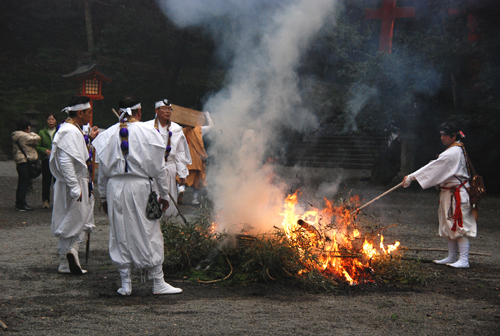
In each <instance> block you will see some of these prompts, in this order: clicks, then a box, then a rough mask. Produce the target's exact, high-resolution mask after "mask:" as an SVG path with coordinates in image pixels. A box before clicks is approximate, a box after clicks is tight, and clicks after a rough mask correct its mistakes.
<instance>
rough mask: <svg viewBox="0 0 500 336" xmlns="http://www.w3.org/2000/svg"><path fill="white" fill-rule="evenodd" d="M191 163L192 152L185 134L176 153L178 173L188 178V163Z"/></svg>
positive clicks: (181, 176)
mask: <svg viewBox="0 0 500 336" xmlns="http://www.w3.org/2000/svg"><path fill="white" fill-rule="evenodd" d="M191 163H192V161H191V154H190V153H189V146H188V144H187V141H186V138H185V137H184V135H183V136H182V137H181V138H180V141H179V144H178V146H177V152H176V154H175V168H176V170H177V175H179V177H180V178H186V177H187V176H188V175H189V170H188V168H187V165H190V164H191Z"/></svg>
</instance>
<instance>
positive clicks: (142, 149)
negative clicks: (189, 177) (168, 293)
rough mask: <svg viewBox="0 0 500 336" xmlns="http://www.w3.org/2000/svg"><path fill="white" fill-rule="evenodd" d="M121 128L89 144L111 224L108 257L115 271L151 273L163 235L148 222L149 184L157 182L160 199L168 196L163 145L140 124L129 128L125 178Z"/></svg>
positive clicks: (157, 261)
mask: <svg viewBox="0 0 500 336" xmlns="http://www.w3.org/2000/svg"><path fill="white" fill-rule="evenodd" d="M119 130H120V124H119V123H118V124H115V125H113V126H111V127H110V128H108V129H107V130H106V131H104V132H102V133H101V134H99V135H98V136H97V138H96V139H95V140H94V141H93V142H92V144H93V145H94V147H95V148H96V152H97V156H98V158H99V177H98V187H99V194H100V195H103V196H104V195H106V198H107V203H108V217H109V223H110V233H109V254H110V257H111V260H112V261H113V264H114V265H116V266H117V267H119V268H122V267H132V266H135V267H136V268H151V267H155V266H158V265H161V264H162V263H163V259H164V254H163V235H162V232H161V229H160V223H159V220H150V219H148V218H147V217H146V204H147V201H148V197H149V193H150V180H149V178H150V177H151V178H154V179H156V180H158V185H159V190H160V196H161V197H162V198H166V197H167V196H168V193H167V190H168V184H167V178H166V174H165V170H164V169H163V164H164V161H165V160H164V153H165V146H164V145H163V139H162V138H161V136H160V135H159V134H158V132H157V131H155V130H154V129H153V128H151V127H150V126H147V125H145V124H144V123H142V122H134V123H129V124H128V132H129V136H128V143H129V153H128V155H127V167H128V172H125V157H124V155H123V153H122V151H121V149H120V144H121V138H120V136H119Z"/></svg>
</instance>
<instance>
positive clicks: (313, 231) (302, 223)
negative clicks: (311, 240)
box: [297, 219, 320, 238]
mask: <svg viewBox="0 0 500 336" xmlns="http://www.w3.org/2000/svg"><path fill="white" fill-rule="evenodd" d="M297 224H299V225H300V227H301V228H303V229H304V230H306V231H307V232H309V233H310V234H312V235H313V236H316V237H317V238H319V237H320V234H319V232H318V230H316V228H315V227H314V226H312V225H311V224H309V223H307V222H306V221H303V220H302V219H299V220H298V221H297Z"/></svg>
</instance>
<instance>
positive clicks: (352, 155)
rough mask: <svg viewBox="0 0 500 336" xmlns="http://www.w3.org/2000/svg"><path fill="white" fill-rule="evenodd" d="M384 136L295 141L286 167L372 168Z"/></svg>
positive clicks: (353, 136) (383, 141) (383, 144)
mask: <svg viewBox="0 0 500 336" xmlns="http://www.w3.org/2000/svg"><path fill="white" fill-rule="evenodd" d="M386 147H387V137H375V136H361V135H332V136H321V137H317V138H310V139H306V138H304V139H301V140H298V141H296V142H295V143H294V144H293V146H292V148H293V151H289V155H288V156H287V159H286V163H285V165H286V166H301V167H314V168H344V169H372V168H373V164H374V163H375V161H376V160H377V158H378V157H379V155H380V153H381V151H382V150H384V149H385V148H386Z"/></svg>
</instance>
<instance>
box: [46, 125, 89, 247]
mask: <svg viewBox="0 0 500 336" xmlns="http://www.w3.org/2000/svg"><path fill="white" fill-rule="evenodd" d="M88 158H89V154H88V151H87V146H86V145H85V140H84V138H83V134H82V133H81V132H80V130H79V129H78V128H77V127H76V126H75V125H72V124H69V123H63V124H62V125H61V127H60V128H59V130H58V131H57V132H56V134H55V136H54V140H53V142H52V152H51V153H50V158H49V167H50V171H51V173H52V175H54V177H55V178H56V183H55V184H54V206H53V210H52V225H51V233H52V235H54V236H56V237H61V238H70V237H76V236H78V235H80V234H81V233H82V231H83V230H84V229H86V230H88V231H90V232H91V231H92V229H93V228H94V197H93V195H92V196H91V197H89V192H88V182H89V180H88V174H89V173H88V169H87V164H86V161H87V159H88ZM80 195H82V201H81V202H77V199H78V198H79V197H80Z"/></svg>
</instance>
